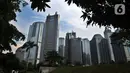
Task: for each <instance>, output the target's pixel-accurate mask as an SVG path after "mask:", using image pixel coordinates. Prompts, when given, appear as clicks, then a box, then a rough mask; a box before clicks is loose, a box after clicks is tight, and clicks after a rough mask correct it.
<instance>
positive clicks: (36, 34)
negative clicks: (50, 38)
mask: <svg viewBox="0 0 130 73" xmlns="http://www.w3.org/2000/svg"><path fill="white" fill-rule="evenodd" d="M43 28H44V22H34V23H33V24H32V25H30V28H29V33H28V38H27V41H32V42H34V43H35V44H37V45H38V48H36V47H33V48H32V49H30V55H29V59H28V61H29V62H31V63H32V64H35V63H36V62H38V61H37V59H39V57H40V50H41V44H42V43H41V42H42V34H43ZM27 55H28V52H27V53H26V58H27ZM26 60H27V59H26Z"/></svg>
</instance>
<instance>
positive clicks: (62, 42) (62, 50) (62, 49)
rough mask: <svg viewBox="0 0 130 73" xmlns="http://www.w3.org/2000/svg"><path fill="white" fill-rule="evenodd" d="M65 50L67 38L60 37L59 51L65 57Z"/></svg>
mask: <svg viewBox="0 0 130 73" xmlns="http://www.w3.org/2000/svg"><path fill="white" fill-rule="evenodd" d="M64 52H65V39H64V38H62V37H60V38H59V48H58V53H59V55H60V56H62V57H64Z"/></svg>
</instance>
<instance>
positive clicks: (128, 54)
mask: <svg viewBox="0 0 130 73" xmlns="http://www.w3.org/2000/svg"><path fill="white" fill-rule="evenodd" d="M127 41H128V40H127ZM127 41H126V42H125V43H123V44H124V45H126V44H127ZM124 49H125V54H126V58H127V61H130V47H129V46H124Z"/></svg>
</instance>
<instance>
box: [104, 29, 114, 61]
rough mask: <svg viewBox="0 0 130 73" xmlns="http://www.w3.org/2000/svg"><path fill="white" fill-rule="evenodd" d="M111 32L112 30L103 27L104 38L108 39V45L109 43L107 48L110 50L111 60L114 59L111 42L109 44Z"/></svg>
mask: <svg viewBox="0 0 130 73" xmlns="http://www.w3.org/2000/svg"><path fill="white" fill-rule="evenodd" d="M112 33H113V32H111V30H110V29H109V28H108V27H106V28H105V31H104V36H105V39H107V40H108V45H109V50H110V57H111V60H113V61H115V57H114V52H113V48H112V44H111V38H110V36H111V35H112Z"/></svg>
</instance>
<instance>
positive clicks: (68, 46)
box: [65, 31, 76, 64]
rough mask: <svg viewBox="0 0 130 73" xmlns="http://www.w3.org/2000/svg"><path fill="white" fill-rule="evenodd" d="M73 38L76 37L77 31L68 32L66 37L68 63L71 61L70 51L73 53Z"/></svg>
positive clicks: (66, 60)
mask: <svg viewBox="0 0 130 73" xmlns="http://www.w3.org/2000/svg"><path fill="white" fill-rule="evenodd" d="M72 38H76V33H75V32H73V31H72V32H71V33H66V38H65V62H66V63H67V64H69V63H70V59H71V58H70V53H71V50H70V44H71V42H70V39H72Z"/></svg>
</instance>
